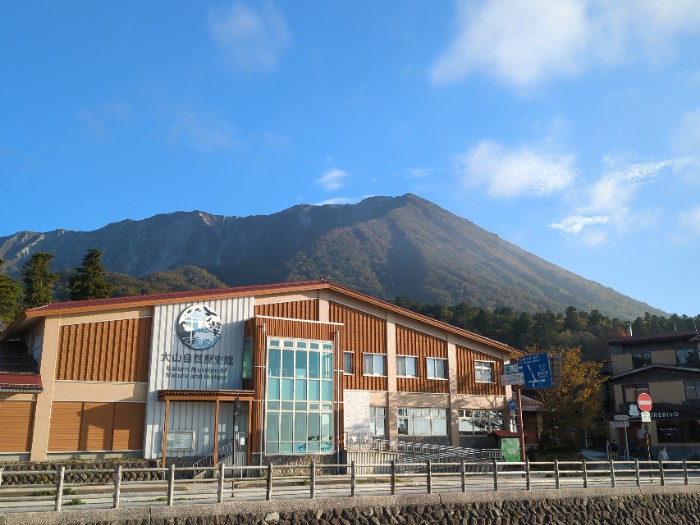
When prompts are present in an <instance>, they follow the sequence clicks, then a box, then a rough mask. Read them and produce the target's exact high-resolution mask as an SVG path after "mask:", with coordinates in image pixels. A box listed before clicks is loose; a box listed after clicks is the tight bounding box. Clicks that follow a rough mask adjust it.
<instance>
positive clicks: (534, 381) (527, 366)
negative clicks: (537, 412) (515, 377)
mask: <svg viewBox="0 0 700 525" xmlns="http://www.w3.org/2000/svg"><path fill="white" fill-rule="evenodd" d="M520 364H521V365H522V368H523V374H524V375H525V388H550V387H551V386H552V371H551V370H550V368H549V356H548V355H547V354H531V355H526V356H523V357H521V358H520Z"/></svg>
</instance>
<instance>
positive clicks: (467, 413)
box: [457, 408, 506, 436]
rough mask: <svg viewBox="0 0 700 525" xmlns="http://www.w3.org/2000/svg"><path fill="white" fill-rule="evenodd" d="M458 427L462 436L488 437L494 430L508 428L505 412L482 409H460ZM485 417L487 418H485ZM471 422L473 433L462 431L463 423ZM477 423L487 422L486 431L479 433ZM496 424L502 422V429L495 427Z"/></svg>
mask: <svg viewBox="0 0 700 525" xmlns="http://www.w3.org/2000/svg"><path fill="white" fill-rule="evenodd" d="M457 414H458V416H457V421H458V423H457V425H458V429H459V435H460V436H486V435H488V434H490V433H491V432H493V431H494V430H504V429H505V426H506V418H505V414H504V411H503V410H492V409H482V408H460V409H459V411H458V412H457ZM484 416H485V417H484ZM463 421H465V422H469V425H470V426H471V429H472V431H471V432H468V431H466V430H462V422H463ZM475 421H486V430H484V431H483V432H478V431H477V430H476V429H477V428H478V425H475V424H474V422H475ZM494 422H500V427H498V428H497V425H494V424H493V423H494Z"/></svg>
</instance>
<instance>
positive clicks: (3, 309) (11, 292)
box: [0, 259, 22, 324]
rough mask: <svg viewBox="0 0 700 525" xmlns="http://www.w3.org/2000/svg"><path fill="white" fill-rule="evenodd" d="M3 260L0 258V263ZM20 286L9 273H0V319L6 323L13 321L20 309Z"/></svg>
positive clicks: (0, 263)
mask: <svg viewBox="0 0 700 525" xmlns="http://www.w3.org/2000/svg"><path fill="white" fill-rule="evenodd" d="M4 262H5V261H3V260H2V259H0V265H2V264H3V263H4ZM21 304H22V287H21V286H20V284H19V283H18V282H17V281H16V280H15V279H13V278H12V277H10V276H9V275H4V274H3V275H0V320H1V321H4V322H5V323H6V324H10V323H11V322H12V321H14V320H15V319H16V318H17V316H18V315H19V313H20V311H21V309H22V308H21Z"/></svg>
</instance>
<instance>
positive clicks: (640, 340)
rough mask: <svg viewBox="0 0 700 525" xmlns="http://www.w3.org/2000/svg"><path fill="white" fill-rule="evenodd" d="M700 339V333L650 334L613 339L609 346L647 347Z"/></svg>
mask: <svg viewBox="0 0 700 525" xmlns="http://www.w3.org/2000/svg"><path fill="white" fill-rule="evenodd" d="M695 337H698V332H696V331H689V332H671V333H670V334H650V335H638V336H632V337H623V338H621V339H613V340H612V341H608V344H609V345H620V346H634V345H646V344H650V343H665V342H670V341H671V342H672V341H679V342H682V341H690V340H691V339H694V338H695Z"/></svg>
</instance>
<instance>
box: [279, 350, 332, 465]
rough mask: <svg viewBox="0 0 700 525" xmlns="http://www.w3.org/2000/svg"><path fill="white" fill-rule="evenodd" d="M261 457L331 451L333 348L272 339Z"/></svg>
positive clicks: (326, 452) (327, 452)
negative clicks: (263, 449) (263, 446)
mask: <svg viewBox="0 0 700 525" xmlns="http://www.w3.org/2000/svg"><path fill="white" fill-rule="evenodd" d="M267 347H268V349H267V362H268V367H267V394H266V403H267V405H266V406H267V415H266V427H265V453H266V454H268V455H276V454H329V453H331V452H333V437H334V435H333V344H332V343H325V342H319V341H306V340H299V339H281V338H270V339H269V340H268V345H267Z"/></svg>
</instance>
